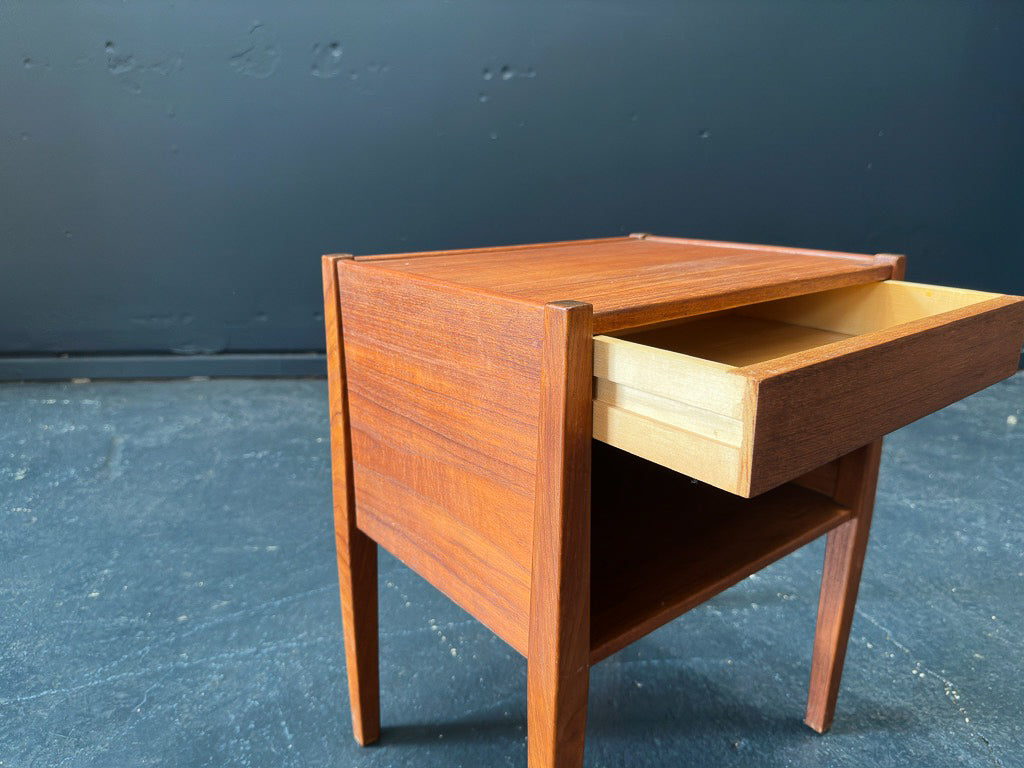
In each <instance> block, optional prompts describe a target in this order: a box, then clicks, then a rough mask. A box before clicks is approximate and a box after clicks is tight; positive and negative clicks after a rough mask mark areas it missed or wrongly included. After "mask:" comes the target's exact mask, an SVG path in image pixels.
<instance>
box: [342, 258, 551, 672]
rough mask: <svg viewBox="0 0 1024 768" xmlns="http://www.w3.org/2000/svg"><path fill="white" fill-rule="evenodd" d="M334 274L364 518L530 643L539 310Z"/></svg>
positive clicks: (443, 583) (523, 647)
mask: <svg viewBox="0 0 1024 768" xmlns="http://www.w3.org/2000/svg"><path fill="white" fill-rule="evenodd" d="M338 278H339V285H340V288H341V312H342V316H343V328H344V343H345V355H346V369H347V386H348V402H349V413H350V426H351V435H352V438H351V439H352V463H353V472H354V478H355V488H356V493H355V504H356V522H357V525H358V526H359V528H360V529H361V530H363V531H365V532H366V533H367V534H369V535H370V536H371V537H372V538H373V539H375V540H376V541H377V542H379V543H380V544H381V545H382V546H384V547H385V548H386V549H387V550H388V551H390V552H392V553H393V554H394V555H395V556H397V557H398V558H399V559H401V560H403V561H404V562H406V563H407V564H408V565H410V566H411V567H412V568H413V569H414V570H415V571H417V572H418V573H419V574H420V575H422V576H423V577H424V578H426V579H427V581H429V582H430V583H432V584H433V585H434V586H435V587H437V588H438V589H440V590H441V591H442V592H444V593H445V594H447V595H448V596H449V597H451V598H452V599H453V600H454V601H455V602H456V603H458V604H459V605H461V606H462V607H463V608H465V609H466V610H467V611H469V613H471V614H472V615H473V616H475V617H476V618H478V619H479V620H480V621H481V622H483V623H484V624H485V625H487V626H488V627H489V628H490V629H491V630H492V631H494V632H495V633H496V634H497V635H498V636H499V637H501V638H502V639H504V640H505V641H506V642H508V643H509V644H510V645H511V646H512V647H513V648H515V649H516V650H518V651H519V652H520V653H524V654H525V653H526V651H527V639H528V637H527V634H528V633H527V625H528V618H529V610H530V569H531V564H532V563H531V558H532V549H533V541H532V539H533V509H534V503H535V489H536V470H537V455H538V453H537V451H538V447H537V434H538V407H539V398H540V394H539V392H540V375H541V345H542V340H543V333H544V309H543V307H538V306H534V305H530V304H527V303H524V302H521V301H516V300H513V299H501V298H495V297H485V296H481V295H480V294H477V293H474V292H472V291H467V290H466V289H464V288H460V287H458V286H450V285H445V284H442V283H438V282H436V281H429V280H421V279H417V278H416V277H414V276H410V275H396V274H394V273H389V272H386V271H380V270H373V269H369V268H368V267H367V266H366V265H364V264H360V263H356V262H352V261H342V262H339V263H338Z"/></svg>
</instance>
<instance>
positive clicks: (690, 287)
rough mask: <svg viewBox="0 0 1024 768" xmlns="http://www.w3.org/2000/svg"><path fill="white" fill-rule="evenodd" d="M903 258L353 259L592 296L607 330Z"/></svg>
mask: <svg viewBox="0 0 1024 768" xmlns="http://www.w3.org/2000/svg"><path fill="white" fill-rule="evenodd" d="M899 258H901V257H897V256H892V255H887V254H879V255H873V256H872V255H866V254H852V253H839V252H832V251H815V250H807V249H801V248H783V247H776V246H765V245H748V244H743V243H726V242H715V241H708V240H685V239H679V238H668V237H657V236H653V235H632V236H629V237H619V238H607V239H600V240H575V241H566V242H560V243H540V244H536V245H525V246H508V247H499V248H477V249H465V250H455V251H429V252H423V253H409V254H389V255H384V256H357V257H356V261H357V262H359V263H361V264H364V265H365V266H366V267H368V268H374V269H386V270H389V271H396V272H403V273H408V274H410V275H417V276H420V277H422V278H427V279H433V280H440V281H443V282H446V283H454V284H458V285H462V286H465V287H467V288H470V289H472V290H477V291H481V292H485V293H492V294H499V295H503V296H509V297H513V298H516V299H520V300H523V301H527V302H530V303H538V304H545V303H548V302H552V301H563V300H575V301H582V302H586V303H588V304H592V305H593V307H594V332H595V333H609V332H614V331H617V330H624V329H627V328H635V327H638V326H642V325H649V324H653V323H658V322H664V321H667V320H673V319H678V318H682V317H688V316H692V315H697V314H704V313H707V312H712V311H717V310H721V309H728V308H730V307H736V306H741V305H744V304H751V303H755V302H759V301H768V300H771V299H777V298H785V297H788V296H797V295H801V294H805V293H813V292H817V291H824V290H829V289H831V288H839V287H843V286H847V285H855V284H859V283H868V282H875V281H878V280H885V279H888V278H889V277H891V276H892V274H893V268H894V265H895V264H896V262H897V260H898V259H899Z"/></svg>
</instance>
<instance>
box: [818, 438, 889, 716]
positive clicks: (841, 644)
mask: <svg viewBox="0 0 1024 768" xmlns="http://www.w3.org/2000/svg"><path fill="white" fill-rule="evenodd" d="M881 457H882V441H881V440H875V441H874V442H872V443H870V444H868V445H866V446H864V447H863V448H859V449H857V450H856V451H852V452H851V453H849V454H847V455H846V456H844V457H843V458H842V459H840V460H839V462H838V478H837V485H836V492H835V498H836V501H837V503H839V504H842V505H843V506H845V507H846V508H847V509H850V510H851V511H852V513H853V516H852V518H851V519H850V520H848V521H847V522H845V523H843V524H842V525H840V526H839V527H838V528H835V529H834V530H832V531H830V532H829V534H828V538H827V540H826V543H825V565H824V568H823V570H822V576H821V595H820V597H819V600H818V621H817V626H816V628H815V632H814V651H813V654H812V657H811V683H810V687H809V688H808V693H807V712H806V714H805V716H804V722H805V723H807V725H809V726H810V727H811V728H813V729H814V730H815V731H817V732H818V733H824V732H825V731H827V730H828V729H829V727H830V726H831V725H832V718H833V716H834V715H835V711H836V701H837V699H838V697H839V681H840V678H841V677H842V674H843V662H844V660H845V659H846V646H847V643H848V641H849V638H850V627H851V626H852V625H853V613H854V607H855V605H856V602H857V590H858V588H859V586H860V575H861V570H862V569H863V567H864V555H865V553H866V552H867V546H868V534H869V532H870V529H871V513H872V510H873V509H874V504H875V487H876V485H877V483H878V466H879V462H880V460H881Z"/></svg>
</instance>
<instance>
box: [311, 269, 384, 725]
mask: <svg viewBox="0 0 1024 768" xmlns="http://www.w3.org/2000/svg"><path fill="white" fill-rule="evenodd" d="M341 258H351V257H346V256H324V258H323V284H324V326H325V329H326V331H327V399H328V404H329V407H330V414H331V485H332V488H333V491H334V538H335V543H336V545H337V550H338V581H339V586H340V591H341V621H342V626H343V628H344V634H345V663H346V668H347V670H348V696H349V705H350V707H351V709H352V731H353V733H354V735H355V737H356V741H358V742H359V743H360V744H363V745H366V744H371V743H373V742H374V741H376V740H377V739H378V738H379V737H380V669H379V665H380V661H379V649H378V630H377V544H376V543H375V542H374V541H373V540H372V539H370V538H369V537H368V536H367V535H366V534H365V533H363V532H362V531H360V530H359V529H358V528H357V527H356V505H355V495H354V492H353V486H352V439H351V435H350V434H349V429H348V397H347V395H346V389H345V351H344V346H343V344H342V332H341V304H340V298H339V295H338V279H337V272H336V271H335V270H336V266H337V261H338V259H341Z"/></svg>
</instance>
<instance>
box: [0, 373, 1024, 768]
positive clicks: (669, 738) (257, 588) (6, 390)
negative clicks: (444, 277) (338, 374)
mask: <svg viewBox="0 0 1024 768" xmlns="http://www.w3.org/2000/svg"><path fill="white" fill-rule="evenodd" d="M0 440H2V442H0V515H2V517H0V766H4V767H7V766H18V767H21V766H46V767H47V768H49V767H51V766H150V765H154V766H178V767H181V768H186V767H192V766H220V765H232V766H275V767H276V766H293V765H294V766H299V765H309V766H416V767H417V768H420V767H421V766H435V765H437V766H440V765H445V766H448V765H461V766H467V768H469V767H473V768H476V767H477V766H499V765H515V766H523V765H525V763H526V758H525V751H524V743H525V711H526V697H525V691H526V686H525V682H526V678H525V674H526V665H525V662H524V661H523V660H522V659H521V658H520V657H518V656H517V655H516V654H515V653H514V652H513V651H511V650H510V649H509V648H507V647H506V646H505V645H504V644H503V643H502V642H501V641H499V640H497V639H496V638H495V637H494V636H493V635H491V633H490V632H489V631H487V630H486V629H484V628H483V627H482V626H480V625H479V624H477V623H476V622H475V621H473V620H471V619H469V617H468V616H467V615H466V614H465V613H463V612H462V611H461V610H460V609H458V608H456V607H455V606H454V605H452V604H451V603H450V602H449V601H448V600H447V599H445V598H444V597H442V596H440V595H439V594H438V593H437V592H435V591H434V590H433V589H432V588H430V587H428V586H427V585H426V584H425V582H423V581H422V580H421V579H420V578H419V577H418V576H416V575H415V574H413V573H411V572H410V571H409V570H408V569H406V568H405V567H404V566H403V565H401V564H400V563H398V562H397V561H396V560H395V559H394V558H392V557H390V556H389V555H386V554H384V555H382V556H381V580H380V585H381V588H380V604H381V655H382V667H381V684H382V691H383V696H382V701H383V705H382V706H383V720H384V727H385V730H384V733H383V737H382V739H381V742H380V744H379V745H377V746H374V747H371V748H368V749H361V748H359V747H357V746H356V745H355V743H354V742H353V740H352V736H351V729H350V726H349V723H348V712H347V706H348V703H347V695H346V688H345V684H344V670H343V661H342V647H341V627H340V620H339V613H338V594H337V590H338V588H337V577H336V573H335V565H334V552H333V540H332V535H331V527H330V499H329V484H328V466H329V455H328V433H327V418H326V403H325V384H324V382H323V381H318V380H273V381H239V380H219V381H218V380H215V381H175V382H130V383H126V382H110V383H91V384H88V383H87V384H23V385H6V386H3V387H0ZM1022 498H1024V376H1022V375H1020V374H1019V375H1018V376H1016V377H1015V378H1014V379H1012V380H1010V381H1008V382H1004V383H1002V384H1000V385H997V386H995V387H993V388H991V389H989V390H988V391H986V392H984V393H981V394H979V395H976V396H974V397H972V398H970V399H969V400H967V401H965V402H963V403H960V404H957V405H954V406H952V407H950V408H948V409H946V410H944V411H942V412H940V413H938V414H936V415H934V416H931V417H929V418H927V419H924V420H922V421H920V422H918V423H916V424H913V425H911V426H909V427H907V428H906V429H904V430H902V431H900V432H898V433H896V434H895V435H893V436H892V437H891V438H890V439H889V440H888V442H887V448H886V453H885V457H884V460H883V468H882V477H881V484H880V489H879V496H878V505H877V509H876V517H875V527H874V531H873V535H872V542H871V546H870V549H869V552H868V559H867V564H866V568H865V573H864V579H863V583H862V588H861V597H860V601H859V604H858V605H859V607H858V609H857V617H856V620H855V622H854V627H853V634H852V637H851V642H850V648H849V655H848V658H847V665H846V674H845V677H844V681H843V688H842V693H841V696H840V699H839V711H838V714H837V717H836V724H835V727H834V728H833V730H832V732H831V733H830V734H828V735H826V736H817V735H815V734H813V733H812V732H810V731H809V730H808V729H806V728H805V727H804V726H803V725H802V724H801V716H802V712H803V701H804V695H805V690H806V689H805V687H806V684H807V674H808V666H809V657H810V644H811V634H812V630H813V625H814V612H815V607H816V600H817V588H818V578H819V572H820V567H821V558H822V543H821V542H820V541H819V542H815V543H814V544H812V545H810V546H808V547H806V548H804V549H803V550H801V551H799V552H797V553H796V554H795V555H793V556H791V557H789V558H787V559H785V560H783V561H782V562H780V563H778V564H776V565H774V566H772V567H770V568H768V569H766V570H764V571H762V572H761V573H760V574H758V575H756V576H754V577H751V578H750V579H748V580H747V581H745V582H743V583H742V584H740V585H739V586H737V587H735V588H734V589H731V590H729V591H727V592H725V593H723V594H722V595H720V596H719V597H718V598H716V599H714V600H712V601H711V602H709V603H707V604H705V605H704V606H702V607H700V608H698V609H696V610H694V611H692V612H691V613H689V614H687V615H686V616H684V617H683V618H682V619H680V620H678V621H675V622H673V623H671V624H669V625H668V626H666V627H664V628H662V629H661V630H659V631H657V632H655V633H653V634H651V635H649V636H648V637H646V638H645V639H643V640H641V641H640V642H638V643H636V644H635V645H633V646H632V647H630V648H628V649H627V650H625V651H623V652H621V653H619V654H617V655H616V656H613V657H612V658H610V659H609V660H607V661H605V662H603V663H602V664H600V665H598V666H597V667H595V668H594V670H593V672H592V677H591V680H592V682H591V694H590V716H589V729H588V739H587V753H586V763H587V765H588V766H592V767H594V768H596V767H597V766H637V767H642V766H652V767H654V766H657V767H658V768H661V766H675V765H709V766H729V765H744V766H748V765H766V766H773V765H780V766H781V765H786V766H816V767H817V766H823V765H858V766H863V765H870V766H873V768H882V767H883V766H907V765H919V766H961V765H972V766H1003V767H1004V768H1010V767H1011V766H1021V765H1024V722H1022V717H1021V711H1022V708H1024V674H1022V662H1024V640H1022V638H1024V612H1022V610H1021V608H1022V603H1024V598H1022V595H1024V524H1022V516H1021V499H1022Z"/></svg>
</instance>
